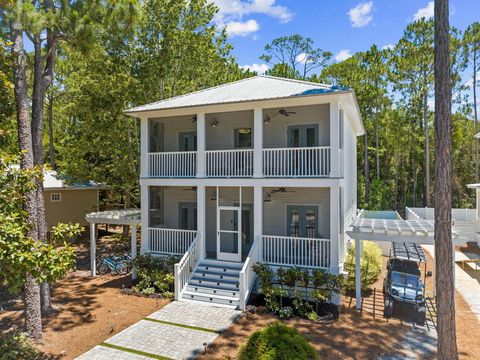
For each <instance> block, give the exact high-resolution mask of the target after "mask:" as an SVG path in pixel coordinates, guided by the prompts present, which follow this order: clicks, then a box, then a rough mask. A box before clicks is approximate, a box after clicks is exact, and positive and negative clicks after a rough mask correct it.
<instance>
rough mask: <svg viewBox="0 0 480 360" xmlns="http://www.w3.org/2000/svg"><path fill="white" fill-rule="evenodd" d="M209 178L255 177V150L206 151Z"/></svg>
mask: <svg viewBox="0 0 480 360" xmlns="http://www.w3.org/2000/svg"><path fill="white" fill-rule="evenodd" d="M205 155H206V161H207V176H209V177H250V176H252V175H253V150H252V149H236V150H213V151H211V150H209V151H205Z"/></svg>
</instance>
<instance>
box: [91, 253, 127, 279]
mask: <svg viewBox="0 0 480 360" xmlns="http://www.w3.org/2000/svg"><path fill="white" fill-rule="evenodd" d="M130 261H131V257H130V256H129V255H123V256H115V255H114V256H105V257H104V258H103V259H102V261H101V262H100V264H99V265H98V270H97V271H98V273H99V274H100V275H104V274H106V273H108V272H111V273H115V274H118V275H126V274H128V272H129V271H130V267H129V265H128V264H129V262H130Z"/></svg>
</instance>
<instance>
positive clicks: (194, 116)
mask: <svg viewBox="0 0 480 360" xmlns="http://www.w3.org/2000/svg"><path fill="white" fill-rule="evenodd" d="M194 122H197V115H193V116H192V123H194Z"/></svg>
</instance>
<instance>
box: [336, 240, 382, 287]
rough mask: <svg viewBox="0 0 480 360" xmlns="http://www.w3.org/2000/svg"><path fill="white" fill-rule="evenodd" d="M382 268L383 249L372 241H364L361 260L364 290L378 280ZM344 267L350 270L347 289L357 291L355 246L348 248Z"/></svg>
mask: <svg viewBox="0 0 480 360" xmlns="http://www.w3.org/2000/svg"><path fill="white" fill-rule="evenodd" d="M381 268H382V250H381V249H380V247H379V246H378V245H376V244H375V243H373V242H372V241H364V242H363V256H362V259H361V262H360V269H361V284H362V291H363V292H365V291H367V290H368V289H369V288H370V286H371V285H372V284H373V283H374V282H375V281H377V280H378V276H379V275H380V271H381ZM344 269H345V271H346V272H348V276H347V280H346V282H345V290H347V291H355V247H354V246H352V247H351V248H350V249H348V252H347V257H346V259H345V264H344Z"/></svg>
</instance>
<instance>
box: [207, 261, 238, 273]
mask: <svg viewBox="0 0 480 360" xmlns="http://www.w3.org/2000/svg"><path fill="white" fill-rule="evenodd" d="M199 265H209V266H212V267H220V268H221V267H224V268H231V269H238V271H240V270H242V268H243V263H241V262H232V261H222V260H213V259H210V260H209V259H204V260H201V261H200V263H199Z"/></svg>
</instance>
